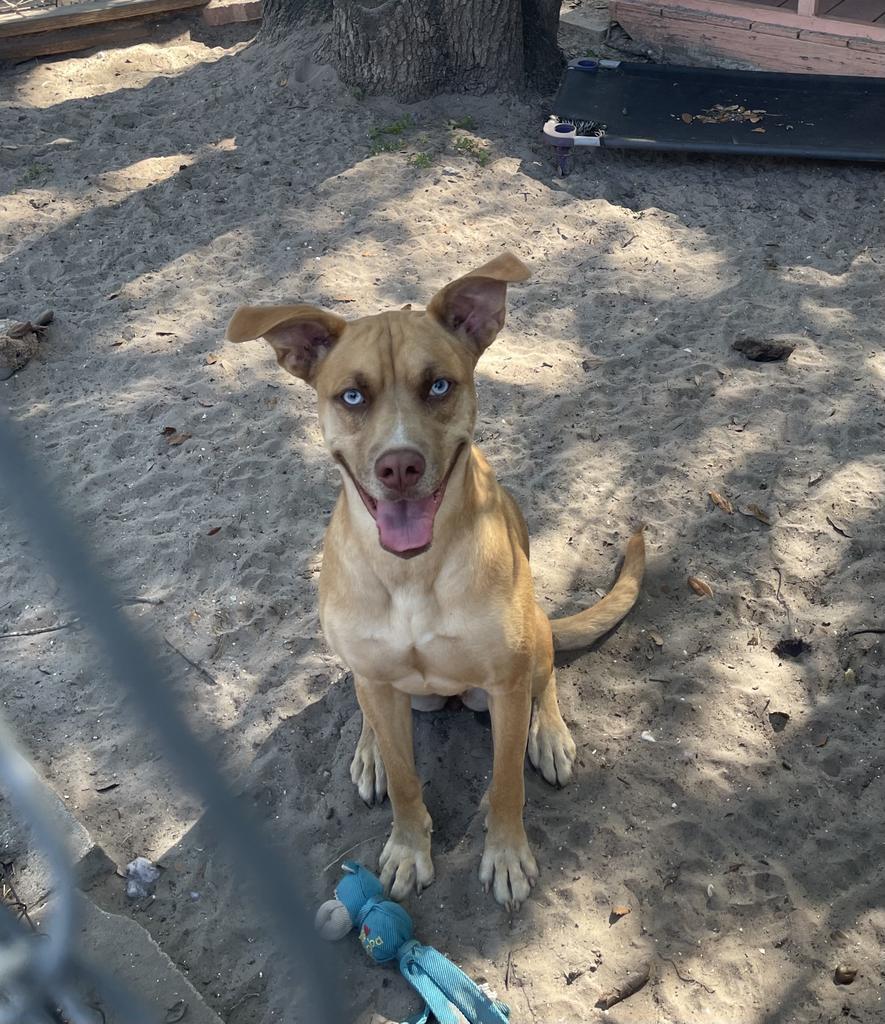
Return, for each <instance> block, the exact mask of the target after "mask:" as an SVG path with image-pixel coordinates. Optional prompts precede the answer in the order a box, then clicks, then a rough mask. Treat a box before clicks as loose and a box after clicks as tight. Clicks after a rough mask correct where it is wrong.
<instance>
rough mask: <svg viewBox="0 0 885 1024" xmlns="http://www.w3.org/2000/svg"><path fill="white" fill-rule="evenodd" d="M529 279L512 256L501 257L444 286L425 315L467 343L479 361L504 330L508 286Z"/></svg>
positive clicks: (524, 269) (521, 264) (528, 274)
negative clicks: (498, 334) (434, 318)
mask: <svg viewBox="0 0 885 1024" xmlns="http://www.w3.org/2000/svg"><path fill="white" fill-rule="evenodd" d="M529 277H531V271H530V270H529V268H528V267H527V266H526V265H525V264H524V263H523V262H522V260H520V259H517V257H516V256H514V255H513V253H512V252H505V253H502V254H501V255H500V256H496V257H495V258H494V259H493V260H490V261H489V262H488V263H486V264H484V265H483V266H481V267H480V268H479V269H478V270H473V271H471V272H470V273H469V274H465V275H464V277H459V278H458V280H457V281H452V283H451V284H447V285H446V286H445V288H443V289H442V291H439V292H437V293H436V295H434V296H433V298H432V299H431V300H430V304H429V305H428V307H427V312H428V313H430V314H431V316H434V317H436V319H437V320H439V322H440V323H441V324H442V325H443V327H445V328H446V329H447V330H449V331H451V332H452V334H454V335H456V336H457V337H459V338H461V339H462V340H463V341H466V342H468V343H469V344H470V345H471V346H472V347H473V349H474V351H475V353H476V355H477V357H479V356H480V355H481V353H482V352H484V351H485V349H487V348H488V347H489V345H491V343H492V342H493V341H494V340H495V335H497V333H498V331H500V330H501V328H502V327H503V326H504V314H505V311H506V307H507V285H508V284H516V283H518V282H520V281H526V280H528V278H529Z"/></svg>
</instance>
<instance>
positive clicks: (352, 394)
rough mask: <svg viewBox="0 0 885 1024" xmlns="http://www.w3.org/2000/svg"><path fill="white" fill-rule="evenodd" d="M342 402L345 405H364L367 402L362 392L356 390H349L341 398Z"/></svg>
mask: <svg viewBox="0 0 885 1024" xmlns="http://www.w3.org/2000/svg"><path fill="white" fill-rule="evenodd" d="M341 401H342V402H344V404H345V405H362V404H363V402H365V398H363V393H362V391H357V389H356V388H348V389H347V390H346V391H345V392H344V394H343V395H342V396H341Z"/></svg>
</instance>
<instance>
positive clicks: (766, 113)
mask: <svg viewBox="0 0 885 1024" xmlns="http://www.w3.org/2000/svg"><path fill="white" fill-rule="evenodd" d="M553 113H554V114H555V115H556V117H558V118H559V119H560V121H569V122H571V123H573V124H575V125H576V127H577V134H578V136H588V135H598V136H599V145H600V146H601V147H603V148H617V149H656V150H673V151H682V152H686V151H688V152H700V153H736V152H745V153H748V154H753V153H755V154H760V155H763V154H764V155H769V156H795V157H819V158H825V159H831V160H869V161H881V162H885V79H883V78H860V77H858V78H853V77H846V76H837V75H787V74H778V73H776V72H770V71H726V70H719V69H713V68H689V67H678V66H675V65H666V64H630V63H626V62H623V61H622V62H616V61H610V62H605V61H604V62H598V61H593V60H586V61H572V62H571V63H570V65H569V67H568V69H567V70H566V73H565V77H564V78H563V80H562V83H561V84H560V87H559V92H558V93H557V95H556V99H555V100H554V103H553Z"/></svg>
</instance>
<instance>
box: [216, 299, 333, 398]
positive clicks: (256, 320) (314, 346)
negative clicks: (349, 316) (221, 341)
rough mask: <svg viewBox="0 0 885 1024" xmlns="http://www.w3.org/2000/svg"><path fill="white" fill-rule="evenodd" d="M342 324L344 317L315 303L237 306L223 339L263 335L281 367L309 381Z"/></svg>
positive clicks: (234, 339)
mask: <svg viewBox="0 0 885 1024" xmlns="http://www.w3.org/2000/svg"><path fill="white" fill-rule="evenodd" d="M346 326H347V321H346V320H345V319H343V318H342V317H340V316H336V315H335V314H334V313H329V312H327V311H326V310H325V309H319V307H317V306H240V308H239V309H238V310H237V311H236V312H235V313H234V315H233V316H232V317H231V321H230V323H229V324H228V325H227V340H228V341H237V342H239V341H253V340H254V339H255V338H264V340H265V341H266V342H268V344H269V345H270V346H271V348H272V349H273V350H274V352H276V354H277V362H278V363H279V364H280V366H282V368H283V369H284V370H288V371H289V373H291V374H294V375H295V376H296V377H300V378H301V379H302V380H306V381H307V382H308V384H312V383H313V382H314V379H315V378H316V373H317V368H318V367H319V365H320V362H321V361H322V360H323V358H324V357H325V356H326V355H328V353H329V352H330V351H331V349H332V346H333V345H334V344H335V342H336V341H337V340H338V339H339V338H340V337H341V332H342V331H343V330H344V328H345V327H346Z"/></svg>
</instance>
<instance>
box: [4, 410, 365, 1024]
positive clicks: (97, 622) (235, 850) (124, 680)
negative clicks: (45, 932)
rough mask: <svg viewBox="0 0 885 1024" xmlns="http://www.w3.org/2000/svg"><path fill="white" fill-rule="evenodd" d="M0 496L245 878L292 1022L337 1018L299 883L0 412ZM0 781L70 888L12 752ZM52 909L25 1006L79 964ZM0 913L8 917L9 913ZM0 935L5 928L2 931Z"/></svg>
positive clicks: (316, 1023)
mask: <svg viewBox="0 0 885 1024" xmlns="http://www.w3.org/2000/svg"><path fill="white" fill-rule="evenodd" d="M0 495H5V497H6V500H7V502H8V504H9V505H10V506H11V507H13V508H15V509H16V510H17V512H18V515H19V518H20V520H21V523H22V526H23V527H24V529H26V530H27V531H28V532H29V533H30V534H31V535H32V536H33V537H34V539H35V540H36V541H38V543H39V544H40V546H41V547H42V549H43V551H44V553H45V555H46V559H47V563H48V565H49V566H50V568H51V569H52V572H53V574H54V576H55V577H56V579H57V580H58V582H59V584H60V585H61V586H62V587H63V588H64V589H65V590H66V592H67V594H68V596H69V599H70V600H71V603H72V606H73V607H74V609H75V610H76V613H77V614H79V615H80V616H81V617H82V619H83V620H84V622H85V623H86V624H87V625H88V626H89V627H90V628H91V630H92V632H93V634H94V635H95V637H96V639H97V640H98V641H99V642H100V644H101V646H102V648H103V649H104V653H105V656H106V659H107V662H108V665H109V668H110V670H111V673H112V674H113V675H114V676H115V677H116V679H117V680H118V681H119V682H120V683H121V684H122V685H125V686H126V688H127V689H128V691H129V693H130V695H131V697H132V700H133V706H134V707H135V708H136V709H137V711H138V713H139V715H140V716H141V718H142V720H143V721H144V722H146V723H148V724H149V725H150V726H151V727H152V728H153V730H154V732H155V735H156V737H157V739H158V741H159V743H160V744H162V746H163V747H164V748H165V751H166V754H167V756H168V758H169V761H170V763H171V764H172V765H173V766H174V767H175V768H176V770H177V772H178V775H179V778H180V779H181V781H182V784H183V785H184V786H185V787H187V788H188V789H189V790H190V791H191V792H193V793H194V794H196V795H197V796H198V797H199V798H200V799H201V801H202V803H203V805H204V807H205V816H206V819H207V821H208V822H209V823H210V826H211V828H212V829H213V831H214V834H215V835H217V837H218V839H219V841H220V842H221V844H222V845H223V847H224V848H225V849H226V851H227V852H228V853H229V855H230V862H231V866H232V868H234V867H235V868H236V869H237V870H238V872H239V874H240V875H241V877H243V878H244V879H245V880H247V881H250V882H251V888H252V891H253V893H254V896H255V899H256V903H257V904H258V906H259V907H260V909H262V910H263V911H264V913H265V914H266V915H267V919H268V922H269V924H270V926H271V927H273V928H274V929H275V930H276V933H277V935H278V939H279V942H278V951H279V952H280V953H281V954H282V955H283V956H285V957H286V959H287V960H288V961H289V963H290V964H291V965H292V966H293V967H294V969H295V971H294V973H295V974H296V975H297V976H298V977H299V979H300V980H301V981H302V982H303V985H304V989H305V992H306V993H307V997H308V998H307V1003H308V1005H307V1007H306V1009H305V1013H304V1017H303V1020H299V1021H297V1022H293V1024H344V1021H345V1016H344V1010H343V1001H342V999H341V997H340V987H339V983H338V982H337V981H336V979H335V976H334V973H333V971H332V969H331V964H330V954H329V952H328V949H327V947H325V946H324V944H323V943H322V942H321V941H319V940H318V937H317V936H316V934H315V932H314V929H313V915H312V913H311V912H310V910H309V909H308V908H307V906H306V905H305V902H304V899H303V897H302V893H303V887H302V884H301V882H300V880H299V879H298V877H297V874H294V873H293V871H294V870H295V867H294V865H291V864H288V863H287V862H285V861H284V860H283V859H282V857H280V856H279V855H278V854H277V853H276V852H275V850H274V849H273V847H272V846H271V844H270V842H269V841H268V839H267V837H266V836H265V835H264V833H263V830H262V828H261V827H260V824H259V822H258V821H257V820H255V819H254V817H253V816H252V814H251V813H250V812H249V811H248V810H247V808H246V807H245V806H244V804H243V802H242V801H241V800H238V799H237V798H236V797H235V796H234V794H233V792H232V790H231V789H230V788H229V786H228V785H227V783H226V782H225V781H224V779H223V778H222V776H221V774H220V773H219V771H218V769H217V768H216V767H215V764H214V762H213V760H212V758H211V756H210V755H209V753H208V751H207V750H206V749H205V748H204V746H203V745H202V744H201V743H200V742H199V741H198V740H197V738H196V736H195V735H194V734H193V732H192V730H191V729H190V727H189V726H188V724H187V722H186V721H185V719H184V717H183V716H182V714H181V712H180V711H179V710H178V708H177V706H176V701H175V698H174V696H173V691H172V688H171V685H170V683H169V680H168V679H167V677H166V674H165V672H164V671H163V669H162V668H161V667H160V665H159V663H158V662H157V660H156V658H155V657H154V655H153V653H152V652H151V650H150V649H149V647H148V645H147V644H146V643H145V642H144V640H143V639H142V638H141V636H140V635H139V634H138V632H137V631H136V630H135V629H134V628H133V626H132V625H131V624H130V623H129V622H128V620H127V619H126V618H125V617H124V616H123V615H122V614H121V613H120V611H119V610H118V604H119V602H118V601H117V600H116V597H115V595H114V593H113V591H112V589H111V588H110V587H109V586H108V584H107V583H106V582H105V581H104V580H102V578H101V577H100V576H99V574H98V573H97V571H96V570H95V568H94V567H93V564H92V561H91V559H90V558H89V557H88V555H87V553H86V549H85V546H84V545H83V544H82V543H81V542H80V541H79V540H78V539H77V537H76V536H75V533H74V530H73V529H72V528H71V525H70V524H71V523H72V522H73V521H74V520H73V518H72V517H71V516H69V515H65V514H63V513H62V511H61V508H60V506H59V504H58V503H57V501H56V500H55V498H54V496H53V494H52V492H51V490H50V488H49V486H48V485H47V483H46V482H45V481H44V480H43V479H42V476H41V474H40V473H39V472H38V471H37V469H36V466H35V465H34V463H33V460H32V459H31V458H29V456H28V455H26V453H25V450H24V448H23V446H22V444H21V442H20V440H19V439H18V437H17V436H16V432H15V430H14V429H13V427H12V425H11V423H10V422H9V421H8V419H6V418H5V417H4V416H3V415H2V414H0ZM7 737H8V731H7V732H6V733H4V734H3V735H0V744H2V745H3V746H4V747H5V746H6V743H5V740H6V738H7ZM10 749H12V750H15V748H14V747H12V748H10ZM0 783H2V784H5V785H6V786H7V787H8V788H9V791H10V796H11V797H13V799H17V800H18V805H19V812H20V813H21V814H22V815H23V816H24V818H25V819H26V820H27V821H28V822H29V823H30V824H31V825H32V827H33V826H36V829H35V839H36V840H37V841H38V842H39V846H40V849H42V850H43V851H44V852H45V853H46V854H48V855H49V856H50V857H51V858H52V862H53V866H54V868H55V870H56V872H57V878H58V880H59V883H60V885H61V886H62V889H61V890H60V895H62V896H63V895H64V893H67V892H68V891H70V892H72V891H73V889H72V885H73V883H72V881H71V878H70V868H69V866H68V865H67V861H66V860H65V859H64V858H63V855H62V854H61V852H60V851H59V850H58V848H57V845H56V837H55V836H54V835H53V834H52V833H51V832H48V831H46V830H45V829H42V828H41V826H43V825H45V824H46V823H45V821H44V820H43V819H42V818H41V812H40V808H39V801H38V800H37V798H36V796H35V793H34V790H33V788H32V787H31V786H30V785H29V784H28V783H27V772H26V771H25V770H24V769H23V768H22V765H21V762H20V761H19V760H18V759H17V758H16V757H15V755H14V754H13V755H12V756H7V757H6V758H0ZM69 886H70V887H71V888H70V889H69V888H68V887H69ZM62 911H63V912H62V913H61V914H60V915H59V917H58V919H57V920H56V922H55V924H54V934H53V935H52V936H51V937H50V943H51V945H50V948H49V949H48V950H42V951H41V957H40V958H39V959H37V960H35V959H34V958H33V955H32V957H31V960H30V962H29V970H28V973H27V977H28V978H29V979H30V980H29V982H28V984H29V985H30V987H31V989H32V990H33V991H32V992H31V995H32V996H33V999H32V1004H31V1005H33V1006H35V1007H39V1006H41V1005H47V1000H48V1002H49V1004H52V1003H53V1000H54V999H57V997H58V994H59V993H56V992H54V991H53V990H52V986H51V984H50V983H49V979H50V978H57V977H61V976H62V974H63V973H64V971H62V966H61V965H63V966H64V969H65V970H66V971H70V970H72V969H74V968H75V967H79V969H82V967H83V965H82V964H79V962H78V958H77V957H76V954H75V951H74V950H73V949H72V947H71V941H70V940H71V927H72V924H71V919H70V917H69V916H66V915H68V914H69V911H68V910H65V909H64V903H62ZM6 917H7V918H11V915H9V914H7V915H6ZM19 927H20V926H19ZM3 932H4V933H6V934H8V933H7V932H6V929H5V928H4V929H3ZM16 948H17V946H16V945H15V943H12V944H10V943H8V942H7V943H5V944H4V946H3V948H2V949H0V990H2V986H3V984H4V983H3V980H2V978H3V971H4V970H7V969H9V967H10V966H11V965H12V962H11V960H10V959H9V958H10V957H11V956H12V955H13V953H14V951H15V949H16ZM59 958H60V959H59ZM62 995H64V993H62ZM294 995H295V994H294V993H293V1002H294ZM67 996H68V997H69V998H70V999H71V1000H74V998H75V997H74V993H73V991H68V992H67ZM7 998H8V997H7ZM40 1000H43V1002H42V1004H41V1001H40ZM5 1009H6V1008H4V1007H2V1004H0V1010H3V1011H4V1012H5ZM64 1012H65V1014H67V1015H68V1016H69V1017H70V1018H71V1020H72V1021H73V1022H74V1024H79V1021H78V1020H77V1018H76V1013H77V1012H78V1011H77V1006H76V1003H75V1002H72V1003H71V1006H70V1008H69V1007H68V1006H65V1007H64ZM7 1019H9V1021H10V1024H22V1017H19V1018H17V1019H12V1018H7V1017H0V1021H2V1022H4V1024H5V1021H6V1020H7ZM36 1019H39V1018H36ZM81 1019H82V1018H81ZM131 1020H132V1024H137V1017H135V1016H133V1017H132V1018H131ZM89 1024H91V1022H89ZM287 1024H288V1022H287Z"/></svg>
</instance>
